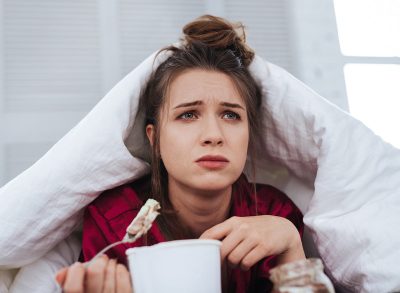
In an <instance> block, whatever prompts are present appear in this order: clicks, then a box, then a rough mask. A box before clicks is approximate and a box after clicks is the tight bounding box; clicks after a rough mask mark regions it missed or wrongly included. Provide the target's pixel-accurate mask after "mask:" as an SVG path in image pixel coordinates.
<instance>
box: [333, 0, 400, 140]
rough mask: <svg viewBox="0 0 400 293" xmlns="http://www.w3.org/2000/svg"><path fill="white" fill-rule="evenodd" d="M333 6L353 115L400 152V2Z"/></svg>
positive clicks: (343, 0)
mask: <svg viewBox="0 0 400 293" xmlns="http://www.w3.org/2000/svg"><path fill="white" fill-rule="evenodd" d="M334 5H335V13H336V20H337V26H338V33H339V41H340V47H341V51H342V54H343V58H344V60H345V66H344V75H345V81H346V88H347V96H348V100H349V110H350V113H351V114H352V115H353V116H355V117H356V118H358V119H360V120H361V121H362V122H364V123H365V124H366V125H367V126H368V127H369V128H371V129H372V130H373V131H374V132H375V133H376V134H378V135H379V136H381V137H382V138H383V139H384V140H386V141H388V142H390V143H391V144H393V145H394V146H396V147H398V148H400V132H399V131H398V130H397V128H398V125H400V115H398V113H397V112H399V108H400V107H399V106H400V65H399V63H400V58H399V57H400V38H399V35H400V17H399V15H400V1H399V0H380V1H376V0H352V1H348V0H334Z"/></svg>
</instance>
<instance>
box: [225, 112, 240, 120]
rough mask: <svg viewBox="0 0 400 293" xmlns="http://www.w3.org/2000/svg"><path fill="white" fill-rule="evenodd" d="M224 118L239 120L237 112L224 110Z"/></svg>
mask: <svg viewBox="0 0 400 293" xmlns="http://www.w3.org/2000/svg"><path fill="white" fill-rule="evenodd" d="M223 118H224V119H229V120H239V119H240V116H239V114H236V113H235V112H225V113H224V115H223Z"/></svg>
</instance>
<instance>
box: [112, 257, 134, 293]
mask: <svg viewBox="0 0 400 293" xmlns="http://www.w3.org/2000/svg"><path fill="white" fill-rule="evenodd" d="M116 274H117V278H116V279H117V280H116V285H117V290H116V293H132V292H133V290H132V284H131V276H130V274H129V272H128V270H127V269H126V267H125V266H124V265H122V264H117V272H116Z"/></svg>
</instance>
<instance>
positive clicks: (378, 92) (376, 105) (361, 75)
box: [344, 64, 400, 148]
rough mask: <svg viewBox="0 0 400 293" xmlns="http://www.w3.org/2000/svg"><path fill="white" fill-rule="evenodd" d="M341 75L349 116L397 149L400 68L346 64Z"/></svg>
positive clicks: (398, 140) (398, 66) (399, 123)
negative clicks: (344, 86)
mask: <svg viewBox="0 0 400 293" xmlns="http://www.w3.org/2000/svg"><path fill="white" fill-rule="evenodd" d="M344 74H345V80H346V88H347V95H348V99H349V108H350V112H351V114H352V115H353V116H355V117H356V118H358V119H359V120H361V121H363V122H364V123H365V124H366V125H367V126H368V127H369V128H371V129H372V130H373V131H374V132H375V133H376V134H378V135H380V136H381V137H382V138H383V139H384V140H386V141H388V142H390V143H391V144H393V145H394V146H396V147H398V148H400V131H399V126H400V114H399V113H400V65H394V64H389V65H388V64H385V65H382V64H347V65H346V66H345V67H344Z"/></svg>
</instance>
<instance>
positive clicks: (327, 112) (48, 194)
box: [0, 53, 400, 292]
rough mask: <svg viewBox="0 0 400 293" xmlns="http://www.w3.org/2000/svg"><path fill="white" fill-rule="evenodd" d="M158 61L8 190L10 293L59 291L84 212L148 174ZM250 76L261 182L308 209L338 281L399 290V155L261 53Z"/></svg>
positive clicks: (4, 265)
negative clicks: (259, 120)
mask: <svg viewBox="0 0 400 293" xmlns="http://www.w3.org/2000/svg"><path fill="white" fill-rule="evenodd" d="M154 56H155V55H154V54H153V55H152V56H150V57H149V58H148V59H146V60H145V61H144V62H143V63H142V64H140V65H139V66H138V67H137V68H136V69H135V70H133V71H132V72H131V73H129V74H128V75H127V76H126V77H125V78H124V79H123V80H122V81H121V82H119V83H118V84H117V85H116V86H115V87H114V88H113V89H112V90H111V91H110V92H109V93H108V94H107V95H106V96H105V97H104V98H103V99H102V100H101V101H100V102H99V103H98V104H97V105H96V106H95V107H94V109H93V110H92V111H91V112H90V113H89V114H88V115H87V116H86V117H85V118H84V119H83V120H82V121H81V122H80V123H79V124H78V125H77V126H76V127H75V128H73V129H72V130H71V131H70V132H69V133H68V134H67V135H65V136H64V137H63V138H62V139H61V140H60V141H59V142H58V143H57V144H56V145H54V146H53V147H52V148H51V149H50V150H49V151H48V153H46V154H45V155H44V156H43V157H42V158H41V159H40V160H39V161H38V162H36V163H35V164H34V165H33V166H32V167H30V168H29V169H27V170H26V171H25V172H23V173H22V174H21V175H19V176H18V177H16V178H15V179H14V180H12V181H11V182H9V183H8V184H6V185H5V186H4V187H2V188H1V189H0V202H1V205H0V231H1V233H0V269H2V271H1V272H0V292H7V291H10V292H54V291H55V290H57V289H56V287H55V285H54V282H53V274H54V272H55V271H56V270H57V269H58V268H60V267H62V266H65V265H67V264H70V263H72V262H74V261H75V260H76V259H77V258H78V255H79V251H80V244H79V238H77V237H76V235H71V236H69V235H70V234H71V232H72V231H74V229H76V226H77V224H78V223H79V221H80V219H81V215H82V209H83V208H84V207H85V206H86V205H87V204H88V203H90V202H91V201H92V200H93V199H94V198H95V197H96V196H97V195H98V194H99V193H101V192H102V191H104V190H106V189H110V188H113V187H115V186H118V185H121V184H123V183H125V182H128V181H131V180H134V179H135V178H138V177H140V176H142V175H143V174H144V173H146V172H148V171H149V168H148V164H147V163H146V162H145V161H144V160H142V159H141V158H145V157H146V150H144V149H143V148H142V146H143V141H144V137H143V136H142V131H141V125H133V121H134V118H135V114H136V108H137V102H138V96H139V91H140V88H141V87H142V86H143V84H144V83H145V81H146V78H147V77H148V75H149V74H150V72H151V71H152V70H153V69H154V67H153V59H154ZM164 58H165V54H164V53H163V54H161V55H160V56H159V58H158V60H157V62H156V64H155V65H154V66H157V64H158V62H160V61H162V60H163V59H164ZM251 72H252V74H253V75H254V77H255V78H256V80H257V81H258V82H259V83H260V84H261V85H262V89H263V96H264V104H263V109H264V111H265V112H266V115H265V116H266V121H264V122H265V125H266V127H265V129H264V137H263V139H264V140H265V142H266V148H265V149H259V150H258V156H257V157H258V161H257V173H258V174H257V178H256V180H257V181H260V182H266V183H272V184H274V185H275V186H277V187H279V188H281V189H283V190H284V191H286V192H287V193H288V195H289V196H291V197H292V198H293V199H294V201H295V202H296V203H297V204H298V205H299V207H300V208H301V209H302V211H303V212H304V213H305V218H304V221H305V224H306V225H307V227H308V228H309V230H310V231H311V234H312V237H313V240H314V244H315V246H316V247H317V249H318V252H319V254H320V255H321V257H322V259H323V261H324V264H325V266H326V268H327V270H328V273H329V274H330V276H331V277H332V278H333V280H334V281H335V283H336V285H337V286H339V287H340V288H342V289H345V290H346V291H354V292H388V291H399V290H400V266H399V263H400V249H398V247H400V234H399V233H398V227H400V151H399V150H398V149H395V148H393V147H392V146H391V145H389V144H387V143H385V142H383V141H382V140H381V139H380V138H379V137H378V136H376V135H375V134H374V133H372V132H371V131H370V130H369V129H368V128H366V127H365V126H364V125H363V124H362V123H361V122H359V121H357V120H356V119H354V118H353V117H351V116H349V115H348V114H347V113H345V112H343V111H341V110H340V109H338V108H337V107H336V106H334V105H332V104H331V103H329V102H328V101H326V100H325V99H323V98H321V97H320V96H318V95H317V94H316V93H315V92H313V91H312V90H310V89H309V88H308V87H307V86H305V85H304V84H303V83H301V82H300V81H298V80H297V79H295V78H294V77H293V76H291V75H290V74H289V73H287V72H286V71H284V70H283V69H281V68H279V67H277V66H275V65H273V64H271V63H269V62H266V61H264V60H262V59H261V58H259V57H256V59H255V60H254V61H253V63H252V64H251ZM132 154H133V155H132ZM19 267H22V269H20V270H19V271H17V270H12V269H13V268H19Z"/></svg>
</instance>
